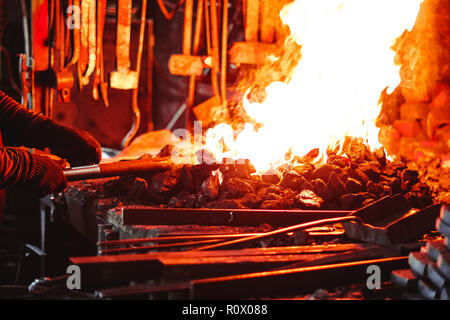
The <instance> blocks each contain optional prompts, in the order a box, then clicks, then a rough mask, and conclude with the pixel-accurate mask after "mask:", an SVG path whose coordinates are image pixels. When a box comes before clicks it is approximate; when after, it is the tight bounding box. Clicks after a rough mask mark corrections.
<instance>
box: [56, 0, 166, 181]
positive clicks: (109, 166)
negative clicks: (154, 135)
mask: <svg viewBox="0 0 450 320" xmlns="http://www.w3.org/2000/svg"><path fill="white" fill-rule="evenodd" d="M144 1H146V0H144ZM172 167H173V163H172V161H171V160H170V159H167V158H155V159H140V160H128V161H118V162H112V163H103V164H102V163H100V164H97V165H93V166H85V167H75V168H70V169H64V175H65V176H66V179H67V181H79V180H86V179H100V178H109V177H116V176H130V175H139V174H152V173H158V172H162V171H166V170H170V168H172Z"/></svg>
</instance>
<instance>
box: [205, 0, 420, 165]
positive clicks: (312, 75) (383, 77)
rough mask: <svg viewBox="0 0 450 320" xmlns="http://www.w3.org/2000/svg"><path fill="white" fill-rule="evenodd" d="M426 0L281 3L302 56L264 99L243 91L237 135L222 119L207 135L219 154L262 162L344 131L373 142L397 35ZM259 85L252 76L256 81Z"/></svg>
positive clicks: (391, 83)
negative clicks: (244, 116) (247, 120)
mask: <svg viewBox="0 0 450 320" xmlns="http://www.w3.org/2000/svg"><path fill="white" fill-rule="evenodd" d="M422 1H423V0H376V1H368V0H367V1H363V0H320V1H317V0H296V1H294V2H292V3H290V4H288V5H286V6H285V7H284V8H283V9H282V11H281V19H282V21H283V23H285V24H287V26H288V27H289V29H290V31H291V34H290V36H289V37H288V38H287V39H286V41H287V42H288V41H295V42H297V43H298V44H299V45H301V53H302V58H301V60H300V62H299V63H298V65H297V66H296V68H295V69H294V71H293V74H292V75H291V77H289V78H290V80H289V82H288V83H285V82H273V83H271V84H270V85H269V86H268V87H267V88H266V93H267V97H266V99H265V101H264V102H262V103H255V102H251V101H249V100H248V99H244V101H243V105H244V108H245V110H246V112H247V114H248V115H249V116H250V117H252V118H253V119H254V120H255V121H256V122H257V123H260V124H262V126H261V127H260V128H259V129H255V128H254V127H253V125H251V124H249V123H247V124H246V125H245V127H244V129H243V131H241V132H240V133H239V134H238V135H237V136H236V137H234V134H235V133H234V132H233V130H232V128H231V126H229V125H227V124H219V125H217V126H216V127H214V128H212V129H210V130H209V131H208V132H207V133H206V135H205V140H206V148H207V149H208V150H210V151H211V152H213V153H214V154H215V155H216V157H217V158H218V159H221V158H222V157H231V158H246V159H250V160H251V162H252V163H253V164H254V166H255V167H256V168H257V169H258V170H259V171H263V170H268V169H269V168H271V167H274V166H277V165H279V164H282V163H283V162H285V161H286V160H285V155H286V152H287V151H289V150H291V151H292V152H291V153H292V154H293V155H299V156H301V155H304V154H306V153H307V152H309V151H310V150H311V149H313V148H320V150H321V152H322V155H323V154H324V151H325V150H326V149H327V147H328V146H330V145H335V144H336V143H338V142H339V141H343V139H344V138H345V137H346V136H353V137H360V138H363V139H364V140H365V142H367V144H368V145H369V146H370V147H378V146H379V142H378V128H377V127H376V126H375V124H374V121H375V119H376V117H377V116H378V114H379V111H380V106H379V98H380V94H381V92H382V91H383V90H384V89H385V88H388V92H391V91H393V90H394V89H395V87H396V86H397V85H398V84H399V83H400V75H399V70H400V67H399V66H396V65H395V64H394V57H395V52H394V51H393V50H392V49H391V47H392V45H393V43H394V41H395V39H396V38H398V37H399V36H400V35H401V34H402V33H403V32H404V31H405V29H408V30H410V29H411V28H412V27H413V26H414V23H415V20H416V17H417V14H418V12H419V9H420V4H421V3H422ZM255 85H256V84H255Z"/></svg>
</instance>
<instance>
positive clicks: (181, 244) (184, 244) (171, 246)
mask: <svg viewBox="0 0 450 320" xmlns="http://www.w3.org/2000/svg"><path fill="white" fill-rule="evenodd" d="M219 241H220V239H209V240H200V241H186V242H178V243H165V244H157V245H153V246H140V247H131V248H115V249H102V250H100V252H101V254H102V255H105V254H111V253H129V252H140V251H150V250H157V249H175V248H183V247H194V246H199V245H202V244H207V243H216V242H219Z"/></svg>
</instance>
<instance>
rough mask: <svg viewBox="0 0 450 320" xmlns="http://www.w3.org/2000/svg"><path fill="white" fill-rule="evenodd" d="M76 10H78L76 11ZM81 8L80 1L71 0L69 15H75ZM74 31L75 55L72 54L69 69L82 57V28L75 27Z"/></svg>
mask: <svg viewBox="0 0 450 320" xmlns="http://www.w3.org/2000/svg"><path fill="white" fill-rule="evenodd" d="M74 8H78V9H74ZM79 8H80V0H70V2H69V7H68V10H67V13H68V14H74V10H80V9H79ZM80 12H81V11H80ZM80 12H78V13H80ZM75 18H76V19H78V18H77V17H75ZM80 18H81V17H80ZM79 27H81V21H80V26H79ZM72 30H73V53H72V58H71V60H70V61H69V63H68V64H67V67H69V66H72V65H74V64H75V63H77V61H78V57H79V56H80V28H76V27H74V28H72ZM69 31H70V30H69Z"/></svg>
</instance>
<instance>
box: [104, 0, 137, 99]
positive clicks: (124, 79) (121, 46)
mask: <svg viewBox="0 0 450 320" xmlns="http://www.w3.org/2000/svg"><path fill="white" fill-rule="evenodd" d="M131 9H132V0H118V2H117V42H116V71H113V72H111V74H110V85H111V88H116V89H122V90H129V89H135V88H137V83H138V74H137V72H136V71H134V70H131V69H130V39H131Z"/></svg>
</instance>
